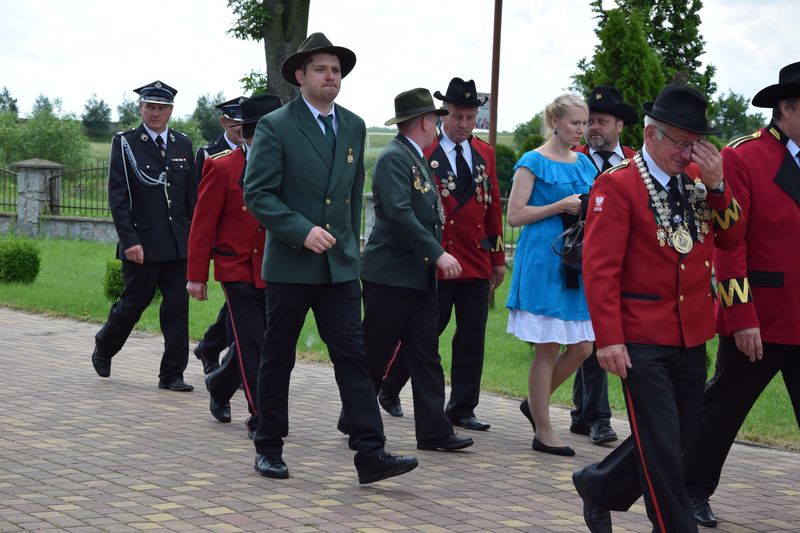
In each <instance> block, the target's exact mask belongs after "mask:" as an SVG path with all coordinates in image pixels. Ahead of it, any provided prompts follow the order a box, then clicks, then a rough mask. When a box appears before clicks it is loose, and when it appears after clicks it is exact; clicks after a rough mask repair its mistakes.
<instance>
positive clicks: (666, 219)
mask: <svg viewBox="0 0 800 533" xmlns="http://www.w3.org/2000/svg"><path fill="white" fill-rule="evenodd" d="M633 161H634V163H636V168H637V170H638V171H639V174H640V175H641V177H642V181H643V182H644V186H645V188H647V192H648V194H649V195H650V203H651V204H652V206H653V209H654V210H655V213H656V224H658V225H660V226H661V227H659V228H658V230H656V238H657V239H658V244H659V245H660V246H665V245H669V246H671V247H672V248H674V249H675V251H676V252H678V253H681V254H688V253H689V252H690V251H692V247H693V246H694V241H693V240H692V235H691V233H690V232H689V221H688V220H686V216H685V215H686V210H685V209H684V212H683V214H679V213H676V214H675V215H674V216H673V215H672V209H671V208H670V206H669V203H668V202H666V203H665V202H664V201H663V200H662V199H661V197H660V196H659V194H658V193H657V192H656V187H655V185H654V184H653V178H652V176H651V174H650V171H649V170H647V165H646V164H645V162H644V159H643V158H642V155H641V153H637V154H636V155H635V156H634V157H633ZM686 190H687V196H688V198H687V200H688V204H689V208H690V209H691V210H692V211H693V214H694V217H693V218H694V223H695V226H696V229H697V240H698V241H699V242H703V240H704V236H705V235H707V234H708V231H709V226H708V221H709V220H710V219H711V210H710V209H709V208H708V205H707V204H706V202H705V199H706V196H707V191H706V188H705V185H703V183H702V182H700V181H698V182H696V183H694V184H691V185H690V184H687V185H686ZM673 224H674V226H673Z"/></svg>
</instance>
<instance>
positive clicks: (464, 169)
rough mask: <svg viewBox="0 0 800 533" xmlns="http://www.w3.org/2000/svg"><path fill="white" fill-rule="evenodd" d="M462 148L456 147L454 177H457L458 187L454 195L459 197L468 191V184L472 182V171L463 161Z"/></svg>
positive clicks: (458, 145) (465, 161) (464, 160)
mask: <svg viewBox="0 0 800 533" xmlns="http://www.w3.org/2000/svg"><path fill="white" fill-rule="evenodd" d="M463 150H464V148H463V147H462V146H461V145H460V144H457V145H456V175H457V176H458V186H457V188H456V193H457V194H458V195H459V196H461V195H463V194H464V193H466V192H467V191H468V190H469V185H470V182H471V181H472V171H471V170H470V169H469V165H467V160H466V159H464V152H463Z"/></svg>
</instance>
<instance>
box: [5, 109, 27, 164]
mask: <svg viewBox="0 0 800 533" xmlns="http://www.w3.org/2000/svg"><path fill="white" fill-rule="evenodd" d="M21 134H22V131H21V127H20V122H19V120H18V119H17V115H16V114H14V113H13V112H11V111H3V112H0V166H3V167H5V166H7V165H8V164H9V163H13V162H14V161H19V160H20V159H19V158H18V157H17V154H18V148H19V143H20V142H21V140H20V138H21Z"/></svg>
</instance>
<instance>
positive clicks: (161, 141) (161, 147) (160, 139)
mask: <svg viewBox="0 0 800 533" xmlns="http://www.w3.org/2000/svg"><path fill="white" fill-rule="evenodd" d="M156 146H158V149H159V150H160V151H161V157H165V156H166V155H167V152H166V150H164V139H163V137H161V135H156Z"/></svg>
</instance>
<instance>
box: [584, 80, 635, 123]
mask: <svg viewBox="0 0 800 533" xmlns="http://www.w3.org/2000/svg"><path fill="white" fill-rule="evenodd" d="M586 104H587V105H588V106H589V112H590V113H591V112H593V111H594V112H597V113H608V114H609V115H614V116H615V117H617V118H618V119H620V120H621V121H622V122H623V123H624V124H625V125H626V126H630V125H631V124H636V123H637V122H639V114H638V113H637V112H636V110H635V109H634V108H633V107H631V106H629V105H628V104H626V103H625V102H624V101H623V99H622V93H620V92H619V91H618V90H617V89H616V88H614V87H611V86H609V85H598V86H597V87H595V88H594V89H592V92H591V94H590V95H589V98H588V99H587V100H586Z"/></svg>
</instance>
